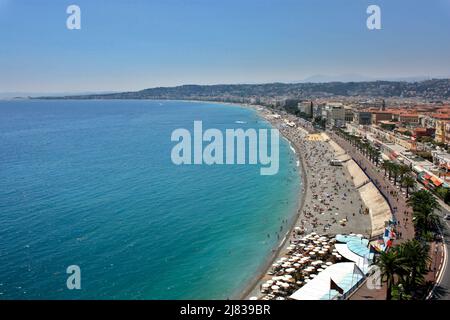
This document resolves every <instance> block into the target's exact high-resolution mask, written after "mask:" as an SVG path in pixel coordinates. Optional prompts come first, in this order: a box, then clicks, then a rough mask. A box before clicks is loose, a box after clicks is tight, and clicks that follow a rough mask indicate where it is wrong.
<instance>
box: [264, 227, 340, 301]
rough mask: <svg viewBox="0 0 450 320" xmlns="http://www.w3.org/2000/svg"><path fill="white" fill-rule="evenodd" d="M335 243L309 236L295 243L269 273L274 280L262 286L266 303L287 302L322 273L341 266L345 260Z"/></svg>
mask: <svg viewBox="0 0 450 320" xmlns="http://www.w3.org/2000/svg"><path fill="white" fill-rule="evenodd" d="M334 243H335V239H329V238H328V237H326V236H320V235H318V234H317V233H315V232H313V233H310V234H308V235H306V236H304V237H302V238H300V239H296V240H294V241H293V242H292V244H291V245H290V246H289V247H288V248H287V254H286V256H285V257H282V258H280V259H278V260H277V261H276V262H275V263H274V264H273V265H272V269H271V270H270V271H269V273H268V274H269V275H272V278H271V279H269V280H267V281H266V282H264V283H263V284H262V285H261V293H263V294H264V296H263V298H262V299H263V300H273V299H275V300H276V299H278V300H279V299H285V297H286V296H288V295H290V294H291V293H293V292H295V291H296V290H298V289H299V288H300V287H302V286H303V285H304V284H306V283H308V282H309V281H311V280H312V279H314V278H315V277H316V276H317V275H318V274H319V273H320V272H322V271H323V270H325V269H326V268H328V267H329V266H331V265H333V264H334V263H336V262H339V261H340V260H341V259H342V256H341V255H340V254H339V253H337V250H336V249H334Z"/></svg>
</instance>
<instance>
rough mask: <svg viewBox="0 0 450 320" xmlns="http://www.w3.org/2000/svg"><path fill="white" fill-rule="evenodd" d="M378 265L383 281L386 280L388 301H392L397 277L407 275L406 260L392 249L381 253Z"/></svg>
mask: <svg viewBox="0 0 450 320" xmlns="http://www.w3.org/2000/svg"><path fill="white" fill-rule="evenodd" d="M376 265H377V266H378V268H379V269H380V273H381V279H385V280H386V286H387V291H386V300H391V299H392V288H393V286H394V285H395V276H396V275H397V276H403V275H404V274H406V266H405V264H404V259H403V258H402V257H401V256H400V255H399V254H398V251H397V250H396V249H395V248H391V249H390V250H389V251H387V252H382V253H381V255H380V256H379V258H378V260H377V262H376Z"/></svg>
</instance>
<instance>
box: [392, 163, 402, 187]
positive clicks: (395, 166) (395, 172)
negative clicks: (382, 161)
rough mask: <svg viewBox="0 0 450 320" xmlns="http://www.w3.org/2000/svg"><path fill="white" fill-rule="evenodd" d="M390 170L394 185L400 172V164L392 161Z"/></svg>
mask: <svg viewBox="0 0 450 320" xmlns="http://www.w3.org/2000/svg"><path fill="white" fill-rule="evenodd" d="M391 171H392V175H393V176H394V186H396V185H397V178H398V176H399V174H400V166H399V165H398V164H396V163H394V162H392V167H391Z"/></svg>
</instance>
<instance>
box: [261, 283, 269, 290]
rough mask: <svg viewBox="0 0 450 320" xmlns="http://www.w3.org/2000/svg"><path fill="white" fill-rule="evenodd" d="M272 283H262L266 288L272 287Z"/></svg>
mask: <svg viewBox="0 0 450 320" xmlns="http://www.w3.org/2000/svg"><path fill="white" fill-rule="evenodd" d="M270 286H271V285H270V284H268V283H263V284H262V285H261V287H263V288H264V289H269V288H270Z"/></svg>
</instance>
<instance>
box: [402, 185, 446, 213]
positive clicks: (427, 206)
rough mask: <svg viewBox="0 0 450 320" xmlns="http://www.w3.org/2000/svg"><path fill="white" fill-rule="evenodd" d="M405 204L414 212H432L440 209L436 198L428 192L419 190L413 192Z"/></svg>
mask: <svg viewBox="0 0 450 320" xmlns="http://www.w3.org/2000/svg"><path fill="white" fill-rule="evenodd" d="M407 203H408V205H409V206H410V207H412V208H413V210H414V211H423V210H431V211H434V210H436V209H439V207H440V206H439V203H438V202H437V200H436V198H435V197H434V196H433V194H432V193H431V192H430V191H428V190H419V191H417V192H414V193H413V194H412V195H411V197H410V198H409V199H408V201H407Z"/></svg>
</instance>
